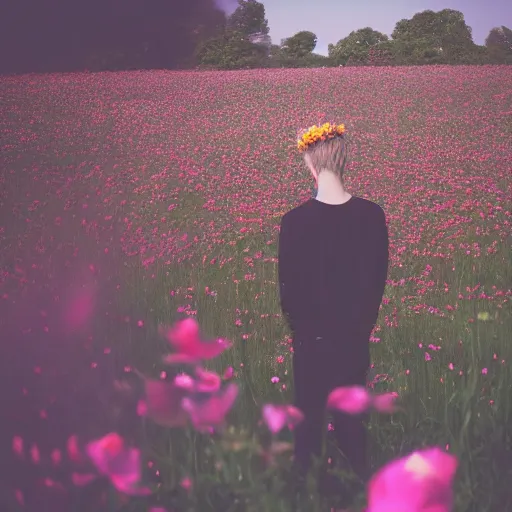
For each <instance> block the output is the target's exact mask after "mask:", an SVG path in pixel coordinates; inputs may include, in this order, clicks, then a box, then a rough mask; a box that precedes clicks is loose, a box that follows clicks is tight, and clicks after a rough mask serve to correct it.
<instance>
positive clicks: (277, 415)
mask: <svg viewBox="0 0 512 512" xmlns="http://www.w3.org/2000/svg"><path fill="white" fill-rule="evenodd" d="M263 420H264V421H265V423H266V424H267V427H268V429H269V430H270V432H272V433H273V434H277V433H278V432H280V431H281V430H282V429H283V428H284V426H285V424H286V412H285V411H284V409H283V408H282V407H277V406H275V405H270V404H267V405H264V406H263Z"/></svg>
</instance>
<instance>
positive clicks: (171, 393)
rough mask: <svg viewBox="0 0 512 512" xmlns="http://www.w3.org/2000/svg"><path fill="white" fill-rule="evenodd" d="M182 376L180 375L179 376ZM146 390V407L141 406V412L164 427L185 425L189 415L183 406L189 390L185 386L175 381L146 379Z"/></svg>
mask: <svg viewBox="0 0 512 512" xmlns="http://www.w3.org/2000/svg"><path fill="white" fill-rule="evenodd" d="M178 377H180V376H178ZM144 387H145V392H146V402H145V407H143V406H141V407H140V408H139V412H140V413H142V414H143V415H146V414H147V416H148V417H150V418H151V419H152V420H153V421H154V422H155V423H157V424H158V425H162V426H164V427H184V426H186V424H187V421H188V416H187V413H186V412H185V411H184V410H183V408H182V406H181V401H182V400H183V398H185V397H186V396H187V395H188V393H189V390H188V388H187V387H185V386H180V385H177V383H176V380H175V381H174V382H164V381H161V380H149V379H145V380H144Z"/></svg>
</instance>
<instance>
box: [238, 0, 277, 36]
mask: <svg viewBox="0 0 512 512" xmlns="http://www.w3.org/2000/svg"><path fill="white" fill-rule="evenodd" d="M228 29H229V30H233V31H236V32H241V33H242V34H245V35H246V36H250V35H252V34H268V33H269V27H268V21H267V20H266V19H265V6H264V5H263V4H262V3H260V2H257V1H256V0H238V7H237V8H236V11H235V12H234V13H233V14H232V15H231V16H230V17H229V20H228Z"/></svg>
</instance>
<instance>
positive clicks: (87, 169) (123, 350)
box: [0, 66, 512, 512]
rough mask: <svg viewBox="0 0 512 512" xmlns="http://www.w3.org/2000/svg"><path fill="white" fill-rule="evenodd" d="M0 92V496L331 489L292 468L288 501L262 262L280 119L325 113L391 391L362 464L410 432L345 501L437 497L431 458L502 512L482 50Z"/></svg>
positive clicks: (292, 185)
mask: <svg viewBox="0 0 512 512" xmlns="http://www.w3.org/2000/svg"><path fill="white" fill-rule="evenodd" d="M0 97H1V98H2V113H1V115H0V329H1V330H0V332H1V333H2V334H1V349H2V352H1V357H0V394H1V396H2V402H1V403H2V411H3V418H2V424H3V427H2V438H4V439H3V440H7V441H8V443H6V446H5V452H2V459H1V460H3V461H9V463H8V464H3V465H2V466H3V467H2V469H1V470H0V472H1V473H0V505H1V506H0V509H1V510H4V509H5V510H9V511H10V510H30V511H32V510H37V511H38V512H41V511H43V512H44V511H46V510H48V511H50V510H51V511H55V510H59V511H60V510H62V511H67V510H70V511H72V510H73V511H75V510H76V511H84V512H85V511H92V510H95V511H99V510H109V511H118V510H119V511H120V510H125V511H130V510H141V511H146V510H150V509H151V510H153V511H154V512H157V511H163V510H166V511H168V512H172V511H201V512H207V511H217V510H219V511H221V510H222V511H260V510H265V511H286V510H290V511H292V510H294V511H295V510H297V511H298V510H301V511H308V512H309V511H323V510H330V507H331V506H335V505H336V497H335V496H327V495H326V494H325V493H324V492H323V491H322V490H321V489H318V488H316V486H315V485H314V484H315V482H316V480H315V479H314V478H313V479H312V480H311V481H310V482H309V486H308V488H307V490H305V492H304V495H303V496H302V497H301V498H300V500H299V502H295V503H293V500H291V499H290V496H291V495H292V494H293V493H292V492H291V490H290V483H289V482H290V481H291V477H290V474H291V470H290V452H289V448H290V445H289V442H290V441H291V440H292V433H291V432H290V429H289V428H286V427H285V425H288V424H289V425H290V426H293V423H294V422H296V421H299V420H300V413H299V412H298V411H294V410H293V409H290V408H287V407H285V406H284V405H285V404H287V403H290V402H291V400H292V397H293V394H292V393H293V389H292V385H291V384H292V382H291V340H290V336H289V333H288V332H287V330H286V327H285V324H284V322H283V320H282V318H281V315H280V310H279V302H278V288H277V283H276V280H277V278H276V269H277V265H276V262H277V260H276V256H277V237H278V232H279V222H280V217H281V215H282V214H283V213H284V212H285V211H287V210H288V209H290V208H292V207H294V206H296V205H298V204H299V203H301V202H302V201H304V200H306V199H308V198H309V197H310V195H311V185H312V183H311V180H310V178H309V176H308V174H307V172H306V169H305V168H304V166H303V164H302V162H301V158H300V154H299V153H298V152H297V151H296V145H295V134H296V132H297V129H298V128H303V127H307V126H310V125H311V124H315V123H319V122H323V121H329V120H331V121H334V122H343V123H345V125H346V127H347V131H348V135H349V137H350V139H351V148H352V153H351V161H350V163H349V166H348V169H347V176H346V187H347V189H348V190H349V192H350V193H352V194H353V195H356V196H361V197H365V198H368V199H370V200H372V201H374V202H377V203H379V204H380V205H381V206H382V207H383V208H384V210H385V212H386V215H387V218H388V221H389V233H390V269H389V276H388V284H387V288H386V292H385V299H384V300H383V304H382V307H381V312H380V316H379V320H378V324H377V326H376V328H375V330H374V332H373V333H372V338H371V341H372V343H373V346H372V359H373V364H372V370H371V375H370V377H371V383H370V387H369V392H371V393H372V395H371V396H372V397H373V396H377V397H378V396H382V397H384V398H386V397H388V398H389V397H390V396H394V395H389V394H388V393H397V394H398V398H397V404H398V406H399V408H398V409H397V408H396V407H394V406H393V407H391V405H390V404H388V405H390V406H389V407H381V408H380V409H381V410H382V409H384V410H387V412H391V414H385V415H380V414H378V413H377V411H375V412H374V413H372V420H371V423H370V425H369V432H370V435H371V459H372V466H373V469H374V471H377V470H378V469H379V468H381V467H383V466H384V465H385V464H387V463H389V462H390V461H391V460H393V459H396V458H400V457H406V456H408V455H409V454H410V453H411V452H413V451H415V450H420V451H419V452H417V453H416V454H415V455H414V456H413V457H412V461H413V464H411V463H410V461H411V458H410V457H409V458H408V459H402V461H401V462H400V463H397V464H395V466H387V469H385V470H383V472H382V473H380V475H381V476H380V477H379V478H380V480H379V478H376V480H374V481H373V483H372V485H370V487H369V493H363V494H366V495H367V496H368V498H369V500H368V504H367V505H365V504H364V496H358V497H357V498H356V500H355V502H354V503H355V504H354V507H355V508H354V510H359V511H360V510H362V509H363V507H365V506H367V507H368V508H367V510H368V512H383V511H389V510H394V512H398V511H400V512H402V511H405V510H407V511H408V512H420V511H421V512H426V511H427V510H428V511H432V510H436V511H439V512H441V511H448V510H451V508H450V505H449V502H450V497H449V494H450V493H449V491H448V490H447V489H449V488H450V487H451V479H452V476H453V475H452V473H453V471H454V470H455V464H456V465H457V473H456V476H455V478H454V483H453V488H454V510H456V511H457V512H466V511H475V512H476V511H478V512H486V511H489V512H495V511H500V512H501V511H506V510H512V490H511V488H510V482H511V481H512V400H511V398H510V396H511V392H512V366H511V363H512V344H511V343H510V341H511V339H510V333H511V332H512V316H511V302H510V297H511V295H512V289H511V283H512V258H511V242H512V236H511V233H512V208H511V206H512V74H511V73H510V70H509V69H508V68H507V67H505V66H504V67H499V66H488V67H486V66H483V67H464V66H459V67H418V68H352V69H343V68H341V69H313V70H289V69H288V70H272V71H270V70H269V71H262V70H259V71H239V72H225V73H220V72H219V73H217V72H212V73H199V72H180V73H175V72H164V71H154V72H129V73H99V74H62V75H27V76H20V77H3V78H1V79H0ZM180 319H189V320H190V319H196V320H197V322H198V325H199V326H200V329H201V332H202V333H204V337H205V338H206V339H213V338H222V339H224V340H229V343H228V342H223V343H214V344H213V345H209V346H207V347H205V346H204V345H203V341H202V339H203V338H199V337H198V334H197V332H196V331H195V330H196V329H197V324H196V323H194V322H190V321H189V322H185V323H178V324H175V322H177V321H178V320H180ZM172 325H177V326H178V327H175V329H174V330H171V331H168V330H165V327H168V326H172ZM161 326H164V328H163V329H162V327H161ZM179 326H181V327H179ZM180 329H181V330H180ZM170 346H171V348H173V350H174V352H173V355H172V356H170V359H171V361H169V356H168V357H167V358H166V359H164V358H163V356H164V355H165V354H167V353H169V348H170ZM200 363H201V364H202V365H200V366H197V365H198V364H200ZM183 371H185V372H187V373H186V374H183V373H182V372H183ZM371 400H377V399H376V398H372V399H371ZM341 402H343V401H341ZM265 406H266V407H265ZM337 406H338V407H340V408H343V407H345V408H346V407H347V405H346V403H345V405H344V404H343V403H340V402H338V403H337ZM376 408H377V409H379V407H376ZM225 417H226V418H227V425H229V426H228V427H224V419H225ZM184 425H190V427H187V428H185V427H184ZM326 430H327V425H326ZM7 445H8V446H7ZM2 446H3V444H2ZM432 446H437V447H439V449H440V450H439V451H435V450H434V451H428V450H427V451H421V450H423V449H424V448H426V447H432ZM2 449H4V448H2ZM421 454H423V455H421ZM448 454H452V455H453V457H451V456H449V455H448ZM404 461H405V462H404ZM141 466H142V474H141V473H140V467H141ZM411 466H414V467H415V468H416V469H418V468H419V469H418V471H417V472H416V473H414V474H421V475H423V476H422V478H420V479H419V480H418V479H414V478H412V477H411V476H410V474H413V473H411V472H410V471H409V469H410V467H411ZM404 468H405V469H404ZM408 468H409V469H408ZM407 471H409V473H407ZM97 474H99V475H102V476H103V477H108V478H97V477H96V476H95V475H97ZM408 474H409V476H407V475H408ZM386 479H387V480H388V482H387V483H386V486H388V487H387V491H384V490H383V489H384V487H385V486H384V484H383V482H384V481H385V480H386ZM139 480H140V482H139ZM390 482H391V483H390ZM393 482H394V485H395V486H396V482H400V483H401V484H400V487H399V488H398V489H393ZM418 482H419V483H418ZM397 492H400V493H402V495H403V498H402V499H403V502H397V501H395V502H393V505H392V506H393V507H394V508H392V509H390V508H386V507H389V506H391V505H390V503H391V502H390V499H392V498H393V499H395V498H396V493H397ZM386 493H388V494H386ZM146 494H148V496H146ZM127 495H135V496H132V497H131V498H130V499H128V498H126V496H127ZM390 496H391V498H390ZM425 496H428V497H429V498H430V499H431V500H432V501H433V502H435V503H433V504H432V503H431V504H430V506H432V507H433V506H434V505H435V504H436V503H437V504H438V506H439V507H440V508H435V509H434V508H427V505H426V504H425V503H426V501H425V502H423V504H422V503H420V501H421V499H423V498H425ZM425 499H426V498H425ZM414 500H417V501H414ZM418 500H419V501H418ZM436 500H438V501H436ZM427 501H428V500H427ZM400 507H402V508H400ZM442 507H444V508H442Z"/></svg>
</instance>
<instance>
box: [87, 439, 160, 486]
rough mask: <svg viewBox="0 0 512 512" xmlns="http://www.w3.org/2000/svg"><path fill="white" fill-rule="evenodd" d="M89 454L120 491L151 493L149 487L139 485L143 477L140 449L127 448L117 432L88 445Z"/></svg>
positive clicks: (102, 472) (100, 470) (99, 469)
mask: <svg viewBox="0 0 512 512" xmlns="http://www.w3.org/2000/svg"><path fill="white" fill-rule="evenodd" d="M87 454H88V455H89V458H90V459H91V461H92V462H93V463H94V465H95V466H96V468H97V469H98V471H99V472H100V474H102V475H104V476H106V477H108V478H109V479H110V481H111V482H112V485H113V486H114V487H115V488H116V489H117V490H118V491H119V492H122V493H125V494H131V495H147V494H151V490H150V489H148V488H142V487H138V484H139V481H140V479H141V468H140V462H141V461H140V451H139V450H138V449H136V448H126V447H125V445H124V441H123V439H122V438H121V437H120V436H119V435H118V434H116V433H111V434H107V435H106V436H105V437H103V438H101V439H97V440H95V441H91V442H90V443H89V444H88V445H87Z"/></svg>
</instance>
